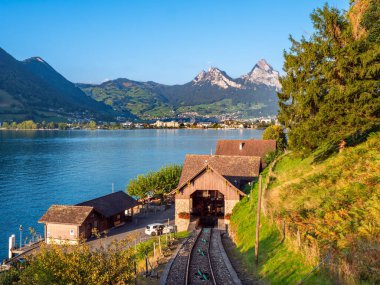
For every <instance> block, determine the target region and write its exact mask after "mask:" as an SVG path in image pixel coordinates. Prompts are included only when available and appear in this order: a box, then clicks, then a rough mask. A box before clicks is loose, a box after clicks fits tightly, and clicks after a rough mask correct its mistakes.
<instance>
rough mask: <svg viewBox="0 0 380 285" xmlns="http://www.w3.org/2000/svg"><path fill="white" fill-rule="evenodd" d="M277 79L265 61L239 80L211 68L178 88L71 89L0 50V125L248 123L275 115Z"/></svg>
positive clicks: (121, 82) (121, 84) (129, 84)
mask: <svg viewBox="0 0 380 285" xmlns="http://www.w3.org/2000/svg"><path fill="white" fill-rule="evenodd" d="M280 88H281V85H280V82H279V74H278V72H277V71H275V70H274V69H273V68H272V67H271V66H270V65H269V64H268V63H267V62H266V61H265V60H260V61H259V62H258V63H257V64H256V65H255V66H254V67H253V69H252V70H251V71H250V72H249V73H247V74H245V75H242V76H241V77H239V78H235V79H234V78H231V77H230V76H228V75H227V73H226V72H224V71H222V70H220V69H218V68H215V67H212V68H210V69H209V70H208V71H202V72H200V73H199V74H198V75H197V76H196V77H195V78H194V79H193V80H191V81H190V82H188V83H186V84H182V85H165V84H160V83H156V82H153V81H147V82H139V81H133V80H130V79H126V78H119V79H116V80H110V81H106V82H103V83H101V84H83V83H77V84H74V83H72V82H70V81H68V80H67V79H66V78H64V77H63V76H62V75H61V74H59V73H58V72H57V71H56V70H54V69H53V68H52V67H51V66H50V65H49V64H48V63H47V62H46V61H45V60H43V59H42V58H41V57H32V58H29V59H26V60H24V61H18V60H16V59H15V58H13V57H12V56H11V55H9V54H8V53H7V52H5V51H4V50H3V49H1V48H0V119H1V120H22V119H34V120H62V119H68V118H71V119H73V118H78V119H79V118H94V119H102V120H113V119H114V118H115V117H116V116H119V117H124V118H125V119H143V120H154V119H157V118H161V119H162V118H190V117H203V118H205V117H206V118H212V117H216V118H249V117H257V116H267V115H274V114H276V112H277V95H276V92H277V91H278V90H279V89H280Z"/></svg>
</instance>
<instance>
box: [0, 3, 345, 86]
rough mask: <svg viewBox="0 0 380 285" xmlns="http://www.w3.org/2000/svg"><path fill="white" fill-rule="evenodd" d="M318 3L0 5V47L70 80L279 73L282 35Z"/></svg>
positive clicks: (297, 31)
mask: <svg viewBox="0 0 380 285" xmlns="http://www.w3.org/2000/svg"><path fill="white" fill-rule="evenodd" d="M325 2H326V1H325V0H323V1H320V0H287V1H284V0H272V1H265V0H247V1H239V0H230V1H224V0H172V1H171V0H157V1H153V0H151V1H144V0H134V1H129V0H108V1H106V0H103V1H100V0H86V1H84V0H83V1H82V0H61V1H59V0H50V1H47V0H45V1H42V0H38V1H37V0H36V1H33V0H24V1H19V0H9V1H5V0H0V47H2V48H3V49H5V50H6V51H7V52H9V53H10V54H12V55H13V56H14V57H15V58H17V59H20V60H21V59H25V58H28V57H32V56H41V57H42V58H44V59H45V60H46V61H47V62H48V63H50V64H51V65H52V66H53V67H54V68H55V69H56V70H57V71H59V72H60V73H61V74H63V75H64V76H65V77H66V78H68V79H69V80H71V81H74V82H93V83H98V82H102V81H104V80H106V79H115V78H118V77H126V78H129V79H134V80H143V81H147V80H153V81H156V82H160V83H166V84H182V83H185V82H188V81H190V80H191V79H192V78H193V77H194V76H195V75H196V74H197V73H198V72H199V71H201V70H202V69H207V68H208V67H210V66H216V67H219V68H220V69H222V70H225V71H226V72H227V73H228V74H229V75H230V76H232V77H238V76H240V75H241V74H244V73H247V72H248V71H250V69H251V68H252V67H253V66H254V64H255V63H256V62H257V61H258V60H259V59H261V58H265V59H267V61H268V62H269V63H270V64H272V65H273V67H274V68H275V69H277V70H281V68H282V64H283V57H282V54H283V50H284V49H287V48H288V47H289V41H288V36H289V34H292V35H293V36H295V37H296V38H299V37H300V36H301V35H302V34H305V35H307V34H310V33H311V32H312V25H311V23H310V18H309V14H310V13H311V12H312V10H313V9H315V8H316V7H321V6H323V4H324V3H325ZM327 2H328V3H329V4H330V5H331V6H334V7H337V8H343V9H347V8H348V0H332V1H327Z"/></svg>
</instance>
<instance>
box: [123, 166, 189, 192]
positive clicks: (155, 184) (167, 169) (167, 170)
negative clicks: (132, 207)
mask: <svg viewBox="0 0 380 285" xmlns="http://www.w3.org/2000/svg"><path fill="white" fill-rule="evenodd" d="M181 171H182V166H180V165H175V164H173V165H167V166H164V167H162V168H161V169H159V170H158V171H156V172H149V173H147V174H145V175H139V176H137V177H136V178H134V179H132V180H130V181H129V184H128V186H127V189H126V190H127V192H128V194H129V195H132V196H135V197H139V198H145V197H147V196H148V195H149V194H152V195H153V196H154V197H162V196H163V195H164V194H165V193H169V192H170V191H171V190H173V189H174V188H175V187H177V185H178V182H179V178H180V176H181Z"/></svg>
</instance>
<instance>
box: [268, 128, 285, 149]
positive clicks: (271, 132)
mask: <svg viewBox="0 0 380 285" xmlns="http://www.w3.org/2000/svg"><path fill="white" fill-rule="evenodd" d="M263 140H275V141H276V142H277V148H278V149H279V150H284V149H285V147H286V144H287V142H286V135H285V133H284V130H283V129H282V127H281V126H278V125H270V126H269V127H268V128H266V129H265V131H264V133H263Z"/></svg>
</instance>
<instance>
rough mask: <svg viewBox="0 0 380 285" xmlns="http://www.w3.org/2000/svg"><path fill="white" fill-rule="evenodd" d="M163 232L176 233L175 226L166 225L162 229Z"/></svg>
mask: <svg viewBox="0 0 380 285" xmlns="http://www.w3.org/2000/svg"><path fill="white" fill-rule="evenodd" d="M162 233H163V234H168V233H174V227H173V226H167V225H166V226H165V227H164V229H163V230H162Z"/></svg>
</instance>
